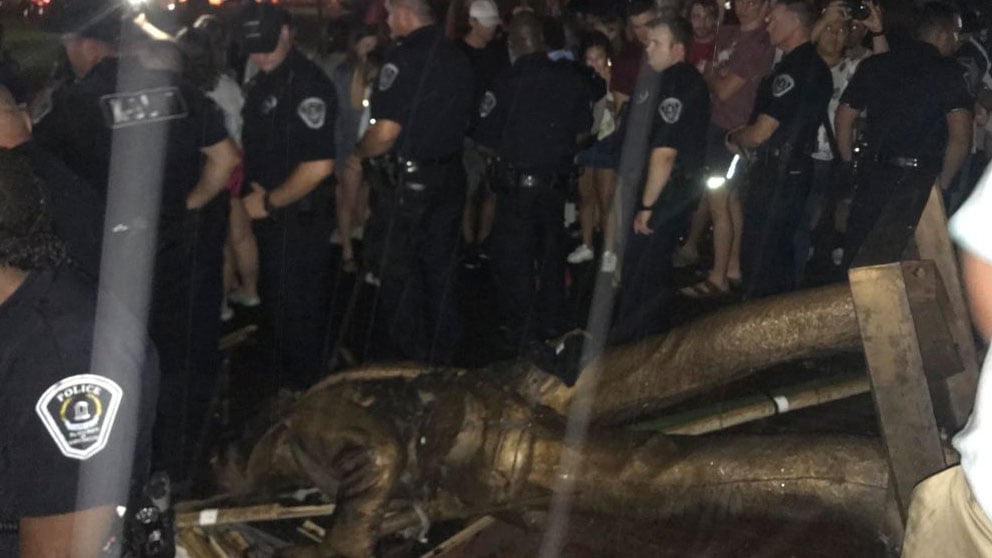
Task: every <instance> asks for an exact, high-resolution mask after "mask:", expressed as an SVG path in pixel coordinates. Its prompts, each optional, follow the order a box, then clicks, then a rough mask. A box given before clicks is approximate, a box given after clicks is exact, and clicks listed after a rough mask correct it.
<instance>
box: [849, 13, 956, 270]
mask: <svg viewBox="0 0 992 558" xmlns="http://www.w3.org/2000/svg"><path fill="white" fill-rule="evenodd" d="M919 21H920V23H919V26H918V29H917V38H918V40H916V41H906V42H904V43H901V44H898V45H896V46H895V47H894V48H893V50H891V51H890V52H887V53H884V54H879V55H876V56H872V57H871V58H868V59H867V60H865V61H864V62H862V63H861V65H860V66H858V71H857V72H856V73H855V74H854V77H853V78H851V82H850V83H849V84H848V86H847V89H845V90H844V94H843V95H842V96H841V100H840V106H839V107H838V108H837V115H836V120H835V126H836V137H837V148H838V151H840V157H841V159H842V161H843V164H844V165H845V167H846V169H847V174H850V165H851V160H852V156H853V151H852V144H853V138H854V120H855V119H856V118H857V116H858V114H859V113H860V112H861V111H863V110H867V112H868V115H867V126H866V130H865V135H866V139H867V143H868V151H869V153H868V156H867V160H868V162H867V164H866V168H865V169H864V172H863V174H861V176H860V178H859V184H858V187H857V190H856V191H855V194H854V200H853V202H852V205H851V214H850V216H849V217H848V221H847V234H846V239H845V243H844V244H845V246H844V260H845V265H850V264H851V262H852V261H853V260H854V259H855V258H856V257H857V252H858V250H859V249H860V248H861V246H862V245H863V244H864V242H865V240H866V239H867V237H868V235H869V233H870V232H871V230H872V229H873V228H874V226H875V223H876V222H877V221H878V219H879V217H880V216H881V215H882V213H883V212H884V210H885V207H886V206H887V205H888V204H890V203H892V202H893V200H895V199H896V198H898V197H903V196H913V195H920V192H919V190H920V189H921V188H926V189H929V188H930V187H931V186H933V185H934V183H936V184H938V185H939V186H940V187H941V188H943V189H946V188H948V187H950V186H951V185H952V183H953V182H952V181H953V178H954V176H955V174H957V172H958V170H959V169H960V168H961V165H962V164H963V162H964V160H965V159H966V158H967V156H968V153H969V151H970V147H971V139H972V133H973V132H972V115H971V110H972V107H973V106H974V105H973V103H974V100H973V99H972V98H971V96H970V95H969V94H968V90H967V86H966V83H965V80H964V79H962V76H961V68H960V66H959V65H958V64H957V63H956V62H955V61H954V60H953V59H951V58H948V57H949V56H950V55H951V54H952V53H953V52H954V50H955V49H956V47H957V36H958V32H959V31H960V29H961V18H960V16H959V15H958V14H957V12H955V11H954V9H953V8H950V7H948V6H947V5H946V4H943V3H936V2H935V3H930V4H927V5H926V6H924V8H923V11H922V14H921V17H920V20H919ZM914 185H915V186H914ZM922 195H925V194H922Z"/></svg>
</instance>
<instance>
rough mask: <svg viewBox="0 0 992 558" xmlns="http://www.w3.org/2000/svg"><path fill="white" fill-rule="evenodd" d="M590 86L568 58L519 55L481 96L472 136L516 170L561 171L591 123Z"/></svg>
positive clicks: (571, 160) (548, 173) (546, 173)
mask: <svg viewBox="0 0 992 558" xmlns="http://www.w3.org/2000/svg"><path fill="white" fill-rule="evenodd" d="M589 87H590V81H589V80H588V79H587V78H586V76H585V74H583V73H581V72H579V71H578V70H577V69H576V68H575V67H574V66H573V65H571V64H566V63H562V62H553V61H551V60H549V59H548V57H547V55H546V54H545V53H544V52H536V53H533V54H528V55H526V56H522V57H520V58H519V59H518V60H517V61H516V63H514V65H513V67H512V68H511V69H510V71H509V72H508V73H506V74H504V75H503V77H502V78H501V79H500V80H498V81H497V83H496V86H495V88H494V90H493V91H489V92H486V94H485V96H484V97H483V99H482V103H481V105H480V106H479V115H480V116H481V117H482V120H481V122H480V124H479V128H478V130H477V132H476V134H475V139H476V140H478V141H479V142H480V143H482V144H483V145H486V146H488V147H491V148H493V149H495V150H496V151H497V152H498V153H499V154H500V156H501V157H502V158H503V160H504V161H505V162H507V163H509V164H510V165H513V166H514V167H516V168H517V169H519V170H521V171H525V172H533V173H536V174H540V175H544V176H554V175H560V174H566V173H568V172H569V171H570V170H571V169H572V166H573V164H574V160H575V153H576V150H577V147H576V138H577V136H578V135H579V134H582V133H584V132H588V131H589V129H590V128H591V127H592V103H591V100H592V98H593V97H592V95H591V94H590V93H589Z"/></svg>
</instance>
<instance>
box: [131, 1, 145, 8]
mask: <svg viewBox="0 0 992 558" xmlns="http://www.w3.org/2000/svg"><path fill="white" fill-rule="evenodd" d="M127 1H128V2H130V4H131V6H133V7H135V8H139V7H141V6H144V5H145V0H127Z"/></svg>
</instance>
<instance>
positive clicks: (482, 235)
mask: <svg viewBox="0 0 992 558" xmlns="http://www.w3.org/2000/svg"><path fill="white" fill-rule="evenodd" d="M479 190H480V193H479V195H480V197H481V198H482V202H481V207H480V209H479V235H478V236H477V237H476V240H477V241H478V242H484V241H485V240H486V239H487V238H489V233H491V232H492V231H493V221H494V220H495V219H496V196H494V195H493V194H492V192H490V191H489V189H488V188H486V187H485V186H480V187H479Z"/></svg>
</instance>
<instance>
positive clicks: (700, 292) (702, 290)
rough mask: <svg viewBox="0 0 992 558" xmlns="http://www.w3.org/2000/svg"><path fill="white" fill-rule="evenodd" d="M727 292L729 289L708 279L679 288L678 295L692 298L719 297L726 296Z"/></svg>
mask: <svg viewBox="0 0 992 558" xmlns="http://www.w3.org/2000/svg"><path fill="white" fill-rule="evenodd" d="M728 293H730V289H721V288H720V287H719V286H718V285H716V284H715V283H713V282H712V281H710V280H709V279H706V280H705V281H700V282H699V283H696V284H695V285H690V286H688V287H683V288H681V289H679V294H680V295H682V296H684V297H686V298H694V299H708V298H720V297H722V296H726V295H727V294H728Z"/></svg>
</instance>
